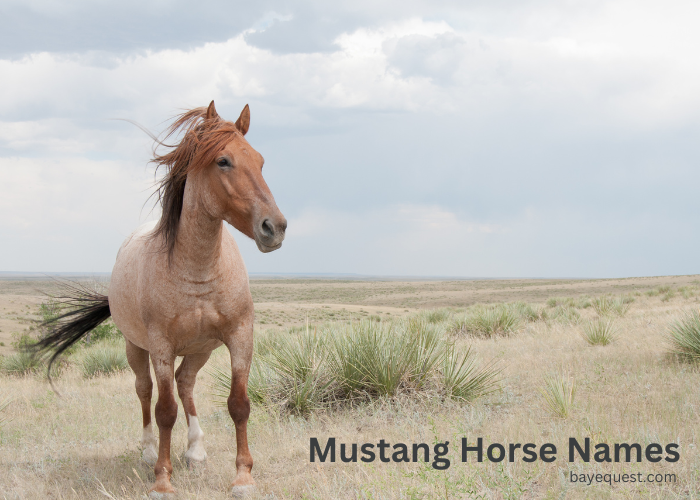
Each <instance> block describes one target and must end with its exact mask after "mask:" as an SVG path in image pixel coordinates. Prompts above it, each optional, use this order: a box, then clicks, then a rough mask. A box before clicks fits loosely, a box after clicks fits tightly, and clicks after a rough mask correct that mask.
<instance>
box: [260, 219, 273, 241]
mask: <svg viewBox="0 0 700 500" xmlns="http://www.w3.org/2000/svg"><path fill="white" fill-rule="evenodd" d="M260 229H262V233H263V235H265V237H267V238H272V237H273V236H274V235H275V228H274V227H273V226H272V224H270V221H269V220H268V219H265V220H264V221H263V222H262V224H261V226H260Z"/></svg>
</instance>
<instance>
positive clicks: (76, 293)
mask: <svg viewBox="0 0 700 500" xmlns="http://www.w3.org/2000/svg"><path fill="white" fill-rule="evenodd" d="M61 285H62V286H61V288H62V295H59V296H53V297H52V298H54V299H57V300H58V301H59V303H60V304H61V305H62V306H63V307H68V308H70V310H69V311H68V312H66V313H63V314H61V315H60V316H57V317H56V318H52V319H50V320H47V321H44V322H43V323H42V324H41V326H42V327H43V329H44V330H45V331H46V330H48V333H47V334H46V335H43V336H42V337H41V338H40V339H39V340H38V341H37V342H36V343H33V344H30V345H29V346H27V349H28V350H29V351H30V352H32V353H33V354H34V355H36V356H41V355H44V354H46V353H48V352H53V354H52V355H51V358H50V360H49V364H48V367H47V369H46V374H47V376H48V379H49V382H51V365H53V363H54V361H56V359H57V358H58V357H59V356H60V355H61V354H62V353H63V352H64V351H65V350H66V349H68V348H69V347H70V346H72V345H73V344H75V343H76V342H77V341H79V340H80V339H81V338H82V337H83V336H84V335H86V334H87V333H88V332H90V331H91V330H92V329H94V328H95V327H96V326H98V325H99V324H100V323H102V322H103V321H105V320H106V319H107V318H109V317H110V316H111V315H112V313H111V312H110V310H109V299H108V298H107V296H106V295H102V294H101V293H97V292H95V291H93V290H90V289H88V288H86V287H83V286H81V285H79V284H77V283H71V284H67V283H62V284H61ZM51 385H52V386H53V383H51Z"/></svg>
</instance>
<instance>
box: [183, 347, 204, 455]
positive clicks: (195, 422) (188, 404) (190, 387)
mask: <svg viewBox="0 0 700 500" xmlns="http://www.w3.org/2000/svg"><path fill="white" fill-rule="evenodd" d="M209 356H211V352H208V353H202V354H188V355H186V356H185V357H184V359H183V360H182V363H180V366H179V367H178V369H177V371H176V372H175V381H176V382H177V393H178V395H179V396H180V400H181V401H182V407H183V409H184V410H185V416H186V417H187V451H185V461H186V462H187V465H188V467H190V468H192V467H196V466H197V465H200V464H204V462H205V461H206V459H207V452H206V451H205V450H204V439H203V438H204V432H203V431H202V428H201V427H200V426H199V418H198V417H197V409H196V408H195V406H194V396H193V392H194V384H195V382H196V379H197V372H199V370H200V369H201V368H202V367H203V366H204V364H205V363H206V362H207V360H208V359H209Z"/></svg>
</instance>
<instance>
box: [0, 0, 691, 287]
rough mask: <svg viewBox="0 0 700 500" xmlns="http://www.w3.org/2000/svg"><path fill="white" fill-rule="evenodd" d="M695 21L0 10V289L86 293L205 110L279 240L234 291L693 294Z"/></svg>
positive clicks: (375, 6) (335, 8) (243, 8)
mask: <svg viewBox="0 0 700 500" xmlns="http://www.w3.org/2000/svg"><path fill="white" fill-rule="evenodd" d="M699 18H700V3H698V2H692V1H677V0H669V1H666V2H656V1H645V0H608V1H596V0H590V1H578V0H566V1H562V0H556V1H548V0H517V1H515V0H489V1H486V0H484V1H481V0H476V1H449V0H444V1H435V0H431V1H422V0H408V1H401V2H399V1H386V2H379V3H378V2H374V1H372V2H370V1H366V0H353V1H342V0H341V1H338V2H326V1H297V2H285V1H276V0H261V1H257V2H238V1H236V2H232V1H208V2H199V3H193V2H187V1H184V0H176V1H173V0H158V1H152V2H144V1H142V0H138V1H136V0H124V1H120V2H108V1H106V0H98V1H95V0H72V1H70V2H68V1H62V0H21V1H20V0H4V1H3V2H2V3H1V4H0V271H15V272H22V271H27V272H47V273H50V272H109V271H110V270H111V268H112V266H113V264H114V259H115V257H116V253H117V250H118V248H119V246H120V245H121V242H122V241H123V240H124V239H125V238H126V237H127V236H128V235H129V234H130V233H131V232H132V231H133V230H134V229H135V228H136V227H137V226H139V225H140V224H142V223H143V222H145V221H148V220H150V219H153V218H157V217H158V216H159V208H158V207H157V206H155V207H154V204H153V201H154V200H153V199H152V198H151V199H150V200H149V196H150V194H151V192H152V187H153V182H154V168H153V165H151V164H149V159H150V158H151V155H152V146H153V144H152V141H151V139H149V137H148V136H147V135H145V134H144V133H143V132H142V131H140V130H139V129H138V128H136V127H134V126H133V125H131V124H129V123H127V122H124V121H118V120H114V119H115V118H126V119H131V120H135V121H137V122H139V123H140V124H142V125H144V126H145V127H147V128H148V129H149V130H152V131H153V132H155V133H158V132H160V131H162V130H163V129H164V128H165V127H166V125H167V123H168V122H167V120H168V119H169V118H171V117H172V116H174V115H175V114H177V113H179V112H181V110H183V109H188V108H193V107H199V106H206V105H207V104H208V103H209V102H210V101H211V100H212V99H213V100H215V102H216V107H217V110H218V112H219V114H220V115H221V116H223V117H224V118H227V119H230V120H234V121H235V119H236V118H237V117H238V115H239V114H240V112H241V110H242V108H243V107H244V105H245V104H249V106H250V109H251V126H250V131H249V133H248V135H247V136H246V138H247V139H248V141H249V142H250V143H251V145H252V146H253V147H254V148H255V149H256V150H258V151H259V152H260V153H261V154H262V155H263V156H264V157H265V168H264V170H263V174H264V176H265V179H266V181H267V183H268V185H269V186H270V189H271V190H272V193H273V194H274V196H275V199H276V201H277V204H278V206H279V207H280V209H281V210H282V212H283V213H284V215H285V216H286V218H287V219H288V223H289V225H288V229H287V237H286V239H285V242H284V244H283V246H282V248H281V249H280V250H277V251H275V252H272V253H269V254H262V253H260V252H259V251H258V250H257V248H256V246H255V244H254V242H252V241H251V240H249V239H247V238H246V237H245V236H243V235H242V234H241V233H239V232H237V231H236V230H235V229H233V228H229V229H230V231H231V232H232V234H233V235H234V237H235V238H236V240H237V242H238V244H239V247H240V248H241V251H242V254H243V257H244V260H245V262H246V265H247V267H248V270H249V272H252V273H293V274H304V273H356V274H364V275H380V276H455V277H458V276H459V277H601V278H602V277H627V276H656V275H671V274H697V273H700V265H699V260H698V249H699V248H700V224H699V222H700V220H699V219H700V217H699V214H700V196H698V195H697V191H698V188H699V187H700V169H698V160H699V159H700V92H699V91H698V89H700V59H698V57H697V48H698V47H699V46H700V30H697V26H696V24H697V19H699Z"/></svg>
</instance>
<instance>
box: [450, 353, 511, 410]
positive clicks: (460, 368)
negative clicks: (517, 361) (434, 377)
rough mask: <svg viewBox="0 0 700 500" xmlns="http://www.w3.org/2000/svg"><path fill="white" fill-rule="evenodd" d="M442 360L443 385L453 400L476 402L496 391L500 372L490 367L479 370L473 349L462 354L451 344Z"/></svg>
mask: <svg viewBox="0 0 700 500" xmlns="http://www.w3.org/2000/svg"><path fill="white" fill-rule="evenodd" d="M442 359H443V366H442V375H443V385H444V386H445V391H446V392H447V394H449V395H450V396H451V397H452V398H455V399H463V400H465V401H474V400H475V399H478V398H480V397H482V396H485V395H487V394H490V393H491V392H494V391H495V390H496V388H497V384H498V375H499V374H500V370H494V369H493V368H492V367H490V366H486V367H484V368H481V369H479V368H478V367H477V366H476V364H475V360H474V354H473V353H472V351H471V348H470V349H467V351H466V352H463V353H460V352H459V351H457V350H456V349H455V346H454V344H451V345H449V346H448V347H447V350H446V352H445V355H444V356H443V358H442Z"/></svg>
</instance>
